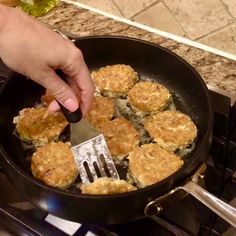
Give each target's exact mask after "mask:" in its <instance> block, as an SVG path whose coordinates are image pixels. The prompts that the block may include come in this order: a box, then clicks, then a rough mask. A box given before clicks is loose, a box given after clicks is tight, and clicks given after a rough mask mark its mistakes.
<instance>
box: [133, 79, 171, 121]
mask: <svg viewBox="0 0 236 236" xmlns="http://www.w3.org/2000/svg"><path fill="white" fill-rule="evenodd" d="M128 100H129V103H130V105H131V107H132V110H133V111H134V113H135V114H136V115H138V116H141V117H143V116H145V115H147V114H150V113H151V114H154V113H157V112H158V111H161V110H163V109H164V108H166V107H167V106H168V104H169V103H170V100H171V94H170V92H169V90H168V89H167V88H166V87H164V86H163V85H161V84H159V83H157V82H153V81H140V82H138V83H137V84H135V86H134V87H133V88H132V89H131V90H130V91H129V92H128Z"/></svg>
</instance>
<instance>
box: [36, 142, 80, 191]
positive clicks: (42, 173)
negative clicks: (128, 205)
mask: <svg viewBox="0 0 236 236" xmlns="http://www.w3.org/2000/svg"><path fill="white" fill-rule="evenodd" d="M31 171H32V173H33V175H34V177H36V178H37V179H40V180H42V181H43V182H45V183H46V184H47V185H49V186H52V187H56V188H60V189H66V188H68V187H69V186H70V185H71V184H72V183H73V182H74V181H75V179H76V178H77V176H78V173H79V171H78V168H77V166H76V163H75V160H74V157H73V154H72V151H71V147H70V145H69V144H68V143H63V142H58V143H56V142H51V143H48V144H46V145H44V146H42V147H39V148H38V149H37V151H36V152H35V153H34V154H33V156H32V160H31Z"/></svg>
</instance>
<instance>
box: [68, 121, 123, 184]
mask: <svg viewBox="0 0 236 236" xmlns="http://www.w3.org/2000/svg"><path fill="white" fill-rule="evenodd" d="M70 128H71V144H72V152H73V154H74V158H75V161H76V163H77V165H78V167H79V171H80V177H81V180H82V182H83V183H85V184H86V183H90V182H93V181H94V180H96V179H97V178H98V177H105V176H107V177H111V178H114V179H119V175H118V173H117V170H116V167H115V165H114V162H113V160H112V157H111V154H110V152H109V149H108V147H107V144H106V141H105V138H104V136H103V134H101V133H99V132H98V131H97V130H96V129H95V128H94V127H93V126H92V125H91V124H90V123H89V122H88V121H86V120H85V119H81V120H80V121H79V122H77V123H71V124H70Z"/></svg>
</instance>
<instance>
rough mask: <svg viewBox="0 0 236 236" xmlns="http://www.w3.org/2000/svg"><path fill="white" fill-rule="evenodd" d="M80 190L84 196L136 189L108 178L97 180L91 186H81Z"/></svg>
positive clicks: (122, 181) (124, 182) (121, 181)
mask: <svg viewBox="0 0 236 236" xmlns="http://www.w3.org/2000/svg"><path fill="white" fill-rule="evenodd" d="M80 188H81V190H82V193H86V194H115V193H125V192H130V191H134V190H136V189H137V188H136V187H134V186H133V185H132V184H130V183H128V182H126V181H125V180H114V179H112V178H108V177H103V178H98V179H96V180H95V181H94V182H93V183H91V184H82V185H81V187H80Z"/></svg>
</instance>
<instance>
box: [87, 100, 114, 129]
mask: <svg viewBox="0 0 236 236" xmlns="http://www.w3.org/2000/svg"><path fill="white" fill-rule="evenodd" d="M114 113H115V104H114V102H113V100H112V99H110V98H106V97H98V96H96V97H94V98H93V102H92V105H91V107H90V110H89V111H88V112H87V113H86V115H85V118H86V120H87V121H89V122H90V123H91V124H92V125H94V126H95V125H96V124H97V123H98V122H101V121H104V120H111V119H112V117H113V115H114Z"/></svg>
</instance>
